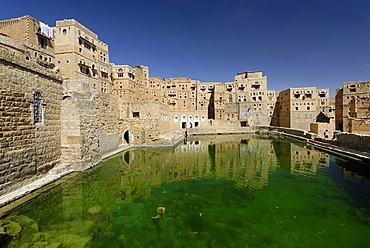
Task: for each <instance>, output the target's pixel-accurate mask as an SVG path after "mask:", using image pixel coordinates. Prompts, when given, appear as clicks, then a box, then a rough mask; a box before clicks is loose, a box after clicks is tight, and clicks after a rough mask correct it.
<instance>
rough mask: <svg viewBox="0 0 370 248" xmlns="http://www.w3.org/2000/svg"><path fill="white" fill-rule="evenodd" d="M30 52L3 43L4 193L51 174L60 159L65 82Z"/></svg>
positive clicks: (0, 182)
mask: <svg viewBox="0 0 370 248" xmlns="http://www.w3.org/2000/svg"><path fill="white" fill-rule="evenodd" d="M0 43H1V42H0ZM25 54H26V51H25V50H19V49H17V50H16V51H15V50H12V49H11V48H9V47H8V48H4V47H2V46H1V45H0V85H1V88H0V195H1V194H4V193H6V192H8V191H11V190H12V189H13V188H14V187H15V186H19V184H21V183H26V182H27V181H28V179H31V178H34V177H35V176H36V177H37V176H38V175H41V174H43V173H46V172H47V171H49V170H50V169H51V168H53V167H54V166H56V165H57V164H58V163H59V161H60V157H61V146H60V137H61V136H60V134H61V129H60V114H61V113H60V104H61V100H62V81H61V78H60V77H59V76H58V75H57V74H55V73H54V72H53V71H51V70H48V69H45V68H43V67H41V66H40V65H38V64H36V63H34V62H32V61H28V60H26V55H25ZM35 92H38V93H39V94H40V101H39V102H40V105H38V106H39V108H37V109H38V110H39V112H38V113H39V115H38V117H39V119H38V120H37V121H36V122H35V115H34V114H35V111H34V109H35V99H34V97H35V94H36V93H35ZM38 93H37V94H38Z"/></svg>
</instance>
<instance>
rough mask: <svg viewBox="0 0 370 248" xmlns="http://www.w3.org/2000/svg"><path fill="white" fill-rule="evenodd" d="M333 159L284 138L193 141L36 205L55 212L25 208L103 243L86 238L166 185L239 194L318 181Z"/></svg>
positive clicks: (70, 183) (65, 186)
mask: <svg viewBox="0 0 370 248" xmlns="http://www.w3.org/2000/svg"><path fill="white" fill-rule="evenodd" d="M329 158H330V157H329V156H328V155H327V154H326V153H325V152H321V151H319V150H316V149H314V148H312V147H308V146H306V145H304V144H301V143H298V142H295V143H294V142H293V143H292V140H289V139H287V138H281V137H278V136H276V137H274V136H263V135H256V134H253V135H252V134H250V135H235V136H222V135H220V136H202V137H201V136H199V137H190V138H189V139H188V140H187V142H186V143H184V144H180V145H179V146H177V147H176V148H174V149H140V150H128V151H126V152H125V153H122V154H120V155H117V156H115V157H113V158H111V159H109V160H107V161H106V162H104V163H102V164H101V165H99V166H97V167H95V168H94V169H92V170H88V171H85V172H82V173H80V174H78V175H76V176H73V177H72V176H71V177H70V178H69V179H68V180H66V181H65V182H63V183H62V184H61V185H60V187H55V188H54V189H53V190H49V191H48V192H46V193H45V194H43V195H42V196H41V197H38V198H37V199H36V200H35V204H36V205H41V204H46V205H50V206H54V205H55V207H52V208H46V207H45V208H43V207H41V208H34V209H33V208H32V206H29V205H24V207H23V208H29V209H31V210H30V211H29V212H28V217H29V218H31V219H32V220H35V221H36V222H37V223H39V224H40V225H42V226H43V225H52V229H54V228H55V229H60V230H63V231H62V233H61V237H62V235H65V234H67V233H68V234H73V235H75V236H73V238H74V239H76V240H78V242H83V240H85V239H86V240H95V239H96V240H99V236H96V237H95V236H93V237H91V236H90V237H89V238H88V239H87V238H86V237H87V236H88V235H90V234H91V233H95V234H96V233H100V232H104V230H110V229H112V216H113V215H114V213H115V211H116V212H117V211H118V210H117V209H119V208H120V207H121V206H123V205H126V204H122V203H127V202H132V201H135V200H137V199H145V198H149V197H150V196H151V194H152V190H153V189H155V188H159V187H160V186H161V185H162V184H164V183H170V182H177V181H192V180H207V179H217V180H223V181H229V182H230V181H231V182H233V183H234V184H235V187H239V188H248V189H263V188H264V187H266V186H267V185H268V183H269V176H270V175H271V174H272V173H274V172H275V170H285V171H287V172H288V173H290V174H292V175H298V174H299V175H305V176H309V177H314V176H316V174H317V173H318V170H319V168H320V167H328V166H329ZM336 164H337V165H338V166H342V167H343V171H344V176H346V177H352V178H356V177H359V174H363V173H362V172H361V171H353V170H350V169H349V168H348V164H347V163H345V162H343V163H341V161H340V160H337V161H336ZM351 168H352V167H351ZM359 168H360V169H361V168H362V167H359ZM360 169H359V170H360ZM365 174H366V173H365ZM368 174H369V173H367V175H368ZM55 210H57V211H55ZM51 220H52V221H51ZM81 226H83V228H81ZM95 234H94V235H95ZM71 237H72V236H71ZM78 237H79V238H80V239H81V240H79V239H78ZM76 242H77V241H76Z"/></svg>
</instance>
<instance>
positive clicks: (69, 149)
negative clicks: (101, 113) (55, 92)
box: [61, 80, 101, 166]
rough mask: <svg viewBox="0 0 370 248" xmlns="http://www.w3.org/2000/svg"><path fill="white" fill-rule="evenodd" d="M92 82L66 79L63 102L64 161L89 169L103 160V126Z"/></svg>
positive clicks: (66, 163)
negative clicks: (99, 124) (101, 140)
mask: <svg viewBox="0 0 370 248" xmlns="http://www.w3.org/2000/svg"><path fill="white" fill-rule="evenodd" d="M93 104H94V103H93V99H92V98H91V96H90V90H89V81H87V80H80V81H77V80H72V81H69V80H65V81H64V82H63V102H62V111H61V112H62V115H61V116H62V162H63V164H65V165H71V166H86V165H88V164H93V163H97V162H98V161H99V160H100V158H101V151H100V146H99V126H98V123H97V120H96V113H95V109H94V108H93Z"/></svg>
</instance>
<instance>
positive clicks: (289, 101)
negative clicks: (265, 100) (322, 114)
mask: <svg viewBox="0 0 370 248" xmlns="http://www.w3.org/2000/svg"><path fill="white" fill-rule="evenodd" d="M316 96H317V94H316V88H315V87H307V88H289V89H286V90H284V91H282V92H280V93H279V97H278V99H277V102H278V105H279V110H277V111H278V114H277V115H276V117H277V118H278V126H281V127H288V128H296V129H302V130H307V131H308V130H310V123H313V122H316V116H317V114H316V113H317V112H316V108H317V97H316Z"/></svg>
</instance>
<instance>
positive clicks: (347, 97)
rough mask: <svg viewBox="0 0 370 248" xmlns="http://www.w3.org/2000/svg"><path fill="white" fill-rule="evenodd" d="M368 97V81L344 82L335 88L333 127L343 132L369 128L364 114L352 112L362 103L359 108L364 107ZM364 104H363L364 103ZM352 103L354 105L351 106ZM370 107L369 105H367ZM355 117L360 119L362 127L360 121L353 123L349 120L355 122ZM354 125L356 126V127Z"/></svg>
mask: <svg viewBox="0 0 370 248" xmlns="http://www.w3.org/2000/svg"><path fill="white" fill-rule="evenodd" d="M368 98H370V82H345V83H344V84H343V88H342V89H339V90H337V93H336V96H335V105H336V106H335V127H336V129H337V130H340V131H344V132H356V131H357V129H358V131H360V132H364V130H370V126H369V123H367V122H366V118H368V117H366V115H364V114H363V113H362V114H358V115H357V113H356V112H354V111H355V110H356V109H357V110H358V106H360V105H363V106H362V107H361V108H360V109H364V108H365V109H366V104H367V103H368V101H366V99H368ZM364 104H365V105H364ZM351 105H354V106H351ZM367 108H368V109H370V106H367ZM355 119H359V121H360V122H361V120H360V119H363V120H362V123H363V124H362V127H360V126H359V125H360V123H358V125H357V124H355V123H353V125H352V124H351V121H353V122H356V120H355ZM356 126H358V127H357V128H356Z"/></svg>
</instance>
